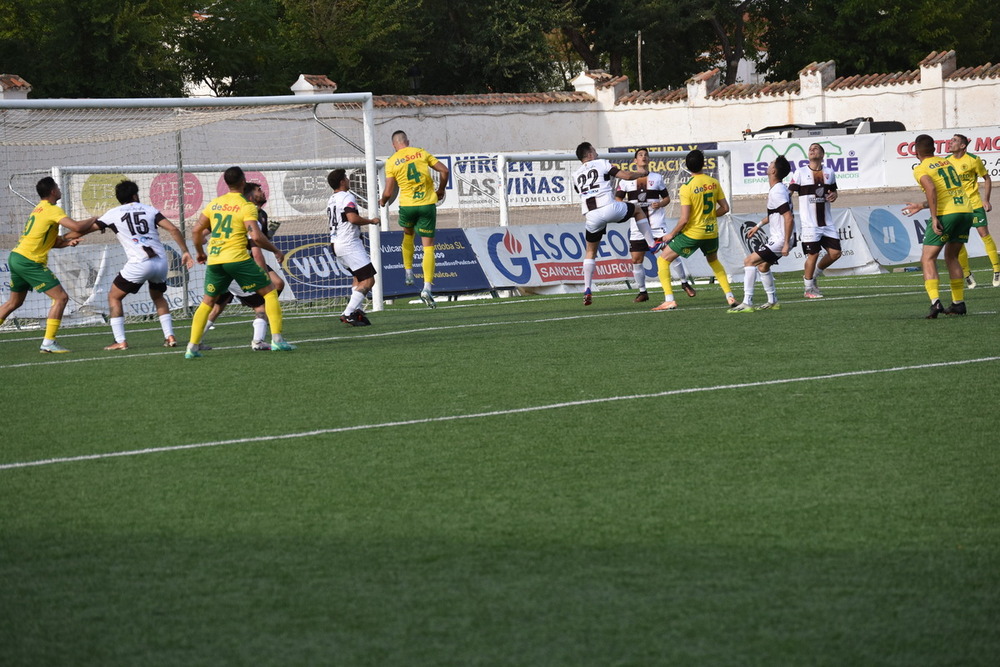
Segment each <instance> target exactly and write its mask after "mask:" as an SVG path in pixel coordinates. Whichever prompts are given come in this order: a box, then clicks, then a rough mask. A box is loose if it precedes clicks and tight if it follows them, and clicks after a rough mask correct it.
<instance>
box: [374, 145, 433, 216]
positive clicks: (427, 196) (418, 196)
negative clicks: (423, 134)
mask: <svg viewBox="0 0 1000 667" xmlns="http://www.w3.org/2000/svg"><path fill="white" fill-rule="evenodd" d="M437 163H438V159H437V158H436V157H434V156H433V155H431V154H430V153H428V152H427V151H425V150H424V149H423V148H415V147H413V146H407V147H406V148H401V149H399V150H398V151H396V152H395V153H393V154H392V157H390V158H389V159H388V160H387V161H386V163H385V175H386V177H389V176H391V177H393V178H395V179H396V184H397V185H398V186H399V205H400V206H424V205H426V204H436V203H437V192H435V191H434V180H433V179H432V178H431V167H433V166H434V165H436V164H437Z"/></svg>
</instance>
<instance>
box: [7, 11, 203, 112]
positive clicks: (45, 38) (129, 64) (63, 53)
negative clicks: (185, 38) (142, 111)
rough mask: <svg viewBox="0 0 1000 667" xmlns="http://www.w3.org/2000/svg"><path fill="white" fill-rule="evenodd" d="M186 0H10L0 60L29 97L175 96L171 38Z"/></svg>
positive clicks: (177, 73) (178, 89)
mask: <svg viewBox="0 0 1000 667" xmlns="http://www.w3.org/2000/svg"><path fill="white" fill-rule="evenodd" d="M186 4H187V2H186V0H145V1H142V2H133V1H131V0H75V1H74V2H65V1H63V2H59V1H54V0H13V2H6V3H3V4H2V5H0V66H2V68H3V69H4V70H5V71H6V72H9V73H12V74H18V75H20V76H21V77H22V78H24V79H25V80H26V81H28V82H29V83H31V85H32V87H33V95H34V96H35V97H146V96H162V97H168V96H179V95H181V94H182V92H183V78H182V74H181V68H180V63H179V62H178V59H177V54H176V51H175V50H174V49H173V47H172V46H171V45H172V44H173V43H174V41H175V36H174V33H175V31H176V30H177V28H178V26H179V25H180V22H181V20H182V17H183V16H184V15H185V14H186V13H188V12H189V11H190V10H189V9H187V8H186V7H185V5H186Z"/></svg>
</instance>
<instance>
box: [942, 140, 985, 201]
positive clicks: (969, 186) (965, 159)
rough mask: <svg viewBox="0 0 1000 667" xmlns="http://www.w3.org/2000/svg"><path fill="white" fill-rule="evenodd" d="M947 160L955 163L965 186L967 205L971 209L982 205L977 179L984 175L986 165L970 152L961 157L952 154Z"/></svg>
mask: <svg viewBox="0 0 1000 667" xmlns="http://www.w3.org/2000/svg"><path fill="white" fill-rule="evenodd" d="M948 161H949V162H951V163H952V164H953V165H955V170H956V171H958V178H959V179H960V180H961V181H962V187H964V188H965V195H966V196H967V197H968V198H969V205H970V206H971V207H972V210H976V209H977V208H982V207H983V200H982V198H981V197H980V196H979V179H980V178H983V177H984V176H986V174H987V172H986V165H984V164H983V160H982V158H980V157H979V156H978V155H974V154H972V153H966V154H965V155H963V156H962V157H955V156H954V155H952V156H951V157H949V158H948Z"/></svg>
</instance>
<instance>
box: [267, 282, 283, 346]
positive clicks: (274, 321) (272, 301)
mask: <svg viewBox="0 0 1000 667" xmlns="http://www.w3.org/2000/svg"><path fill="white" fill-rule="evenodd" d="M264 312H265V313H267V321H268V323H269V324H270V325H271V335H272V336H280V335H281V303H280V302H279V301H278V290H271V291H270V292H268V293H267V294H265V295H264Z"/></svg>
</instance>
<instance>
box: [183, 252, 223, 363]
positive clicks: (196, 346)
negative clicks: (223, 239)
mask: <svg viewBox="0 0 1000 667" xmlns="http://www.w3.org/2000/svg"><path fill="white" fill-rule="evenodd" d="M232 282H233V277H232V276H231V275H229V272H228V271H227V270H226V264H208V265H207V266H206V267H205V295H204V296H203V297H202V299H201V303H200V304H198V308H196V309H195V311H194V316H193V317H192V318H191V334H190V336H189V338H188V344H187V349H186V350H185V352H184V358H185V359H196V358H198V357H200V356H201V352H200V348H201V338H202V336H203V335H204V334H205V329H206V328H207V327H208V316H209V315H210V314H211V313H212V309H213V308H214V307H215V303H216V301H218V299H219V297H220V296H221V295H223V294H225V293H226V290H228V289H229V285H230V283H232Z"/></svg>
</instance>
